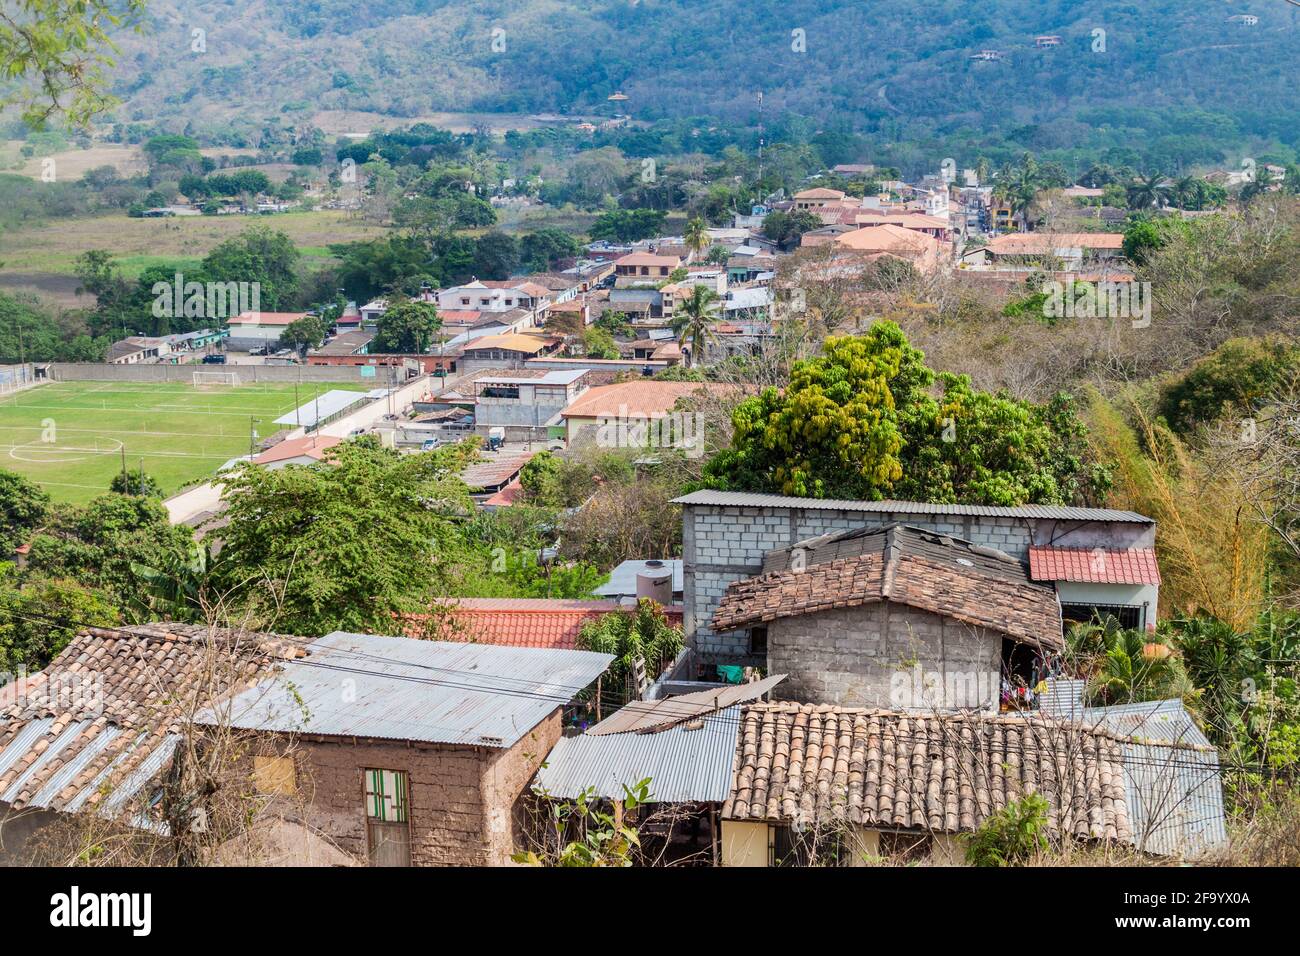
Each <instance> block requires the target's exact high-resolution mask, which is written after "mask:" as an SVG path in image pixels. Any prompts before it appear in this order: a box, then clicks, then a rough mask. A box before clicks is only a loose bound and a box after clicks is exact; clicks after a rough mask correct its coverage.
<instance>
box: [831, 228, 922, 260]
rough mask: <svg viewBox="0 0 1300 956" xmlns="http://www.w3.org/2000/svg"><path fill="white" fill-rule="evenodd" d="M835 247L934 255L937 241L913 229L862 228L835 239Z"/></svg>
mask: <svg viewBox="0 0 1300 956" xmlns="http://www.w3.org/2000/svg"><path fill="white" fill-rule="evenodd" d="M835 243H836V245H838V246H840V247H841V248H844V249H857V250H859V251H861V252H901V253H913V254H917V253H921V254H930V253H934V252H936V251H937V250H938V248H939V241H938V240H937V239H934V238H933V237H931V236H927V235H926V234H925V233H923V232H917V231H916V230H915V229H904V228H903V227H902V226H894V225H886V226H863V227H862V228H861V229H854V230H853V231H852V232H846V233H844V234H843V235H841V236H837V237H836V238H835Z"/></svg>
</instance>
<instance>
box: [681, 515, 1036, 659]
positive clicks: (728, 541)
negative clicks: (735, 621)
mask: <svg viewBox="0 0 1300 956" xmlns="http://www.w3.org/2000/svg"><path fill="white" fill-rule="evenodd" d="M896 523H902V524H908V525H911V526H913V527H917V528H925V529H927V530H930V531H937V532H942V533H943V534H950V535H954V536H956V537H959V538H964V539H966V540H968V541H972V542H974V543H975V544H982V545H986V546H988V547H992V548H997V549H998V550H1000V551H1005V552H1007V553H1008V554H1011V555H1015V556H1016V557H1018V558H1020V559H1021V560H1025V561H1027V560H1028V559H1029V544H1030V540H1031V528H1030V523H1029V522H1028V521H1026V520H1023V519H1016V518H985V517H964V516H957V517H944V516H924V515H908V514H887V513H871V512H861V511H832V510H820V509H812V508H741V507H731V506H725V507H724V506H720V505H684V506H683V507H682V559H683V561H684V570H685V595H684V599H685V602H686V621H685V627H686V635H687V640H688V642H689V643H690V645H691V647H693V648H694V650H695V652H696V654H697V656H698V657H699V658H700V659H701V660H702V661H705V662H716V663H744V664H750V665H762V664H763V663H764V660H763V658H761V657H758V658H756V657H753V656H752V655H750V654H749V641H748V638H747V637H746V635H745V634H744V633H743V632H731V633H726V634H715V633H714V632H713V630H712V629H711V628H710V627H709V620H710V619H711V618H712V616H713V611H714V609H715V608H717V606H718V602H719V601H720V600H721V599H722V595H723V593H724V592H725V591H726V590H727V585H729V584H731V583H732V582H733V581H738V580H741V579H742V578H747V577H752V576H754V575H756V574H758V573H760V572H761V570H762V566H763V555H764V554H766V553H767V552H768V551H773V550H776V549H778V548H788V547H790V546H791V545H793V544H796V543H797V542H799V541H802V540H804V539H806V538H814V537H817V536H818V535H823V534H827V533H829V532H832V531H847V530H850V529H853V528H864V527H869V528H880V527H884V526H886V525H890V524H896Z"/></svg>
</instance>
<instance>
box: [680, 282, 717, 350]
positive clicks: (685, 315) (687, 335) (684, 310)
mask: <svg viewBox="0 0 1300 956" xmlns="http://www.w3.org/2000/svg"><path fill="white" fill-rule="evenodd" d="M717 301H718V294H717V293H716V292H714V291H713V290H712V289H709V288H707V287H705V286H702V285H696V286H691V294H690V295H688V296H687V297H686V298H684V299H682V301H681V302H679V303H678V304H677V311H676V314H675V316H674V319H673V330H674V331H675V332H677V344H678V345H680V346H682V347H683V348H689V349H690V351H689V352H688V353H687V355H686V367H687V368H690V367H691V366H692V365H694V364H695V359H696V358H697V357H700V358H703V356H704V351H705V349H706V348H707V347H708V344H709V342H710V341H711V340H713V339H715V338H716V337H717V336H716V334H715V333H714V331H713V304H714V303H715V302H717ZM687 343H690V344H689V345H688V344H687Z"/></svg>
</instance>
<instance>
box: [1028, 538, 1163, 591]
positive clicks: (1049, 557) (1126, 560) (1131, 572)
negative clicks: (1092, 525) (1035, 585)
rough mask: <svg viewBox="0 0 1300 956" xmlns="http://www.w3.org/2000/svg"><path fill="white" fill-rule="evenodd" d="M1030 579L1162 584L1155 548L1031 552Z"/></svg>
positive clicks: (1056, 549) (1035, 550)
mask: <svg viewBox="0 0 1300 956" xmlns="http://www.w3.org/2000/svg"><path fill="white" fill-rule="evenodd" d="M1029 576H1030V577H1031V578H1033V579H1034V580H1035V581H1074V582H1078V583H1080V584H1157V585H1158V584H1159V583H1160V565H1159V564H1158V562H1157V561H1156V552H1155V549H1154V548H1129V549H1112V548H1040V547H1030V549H1029Z"/></svg>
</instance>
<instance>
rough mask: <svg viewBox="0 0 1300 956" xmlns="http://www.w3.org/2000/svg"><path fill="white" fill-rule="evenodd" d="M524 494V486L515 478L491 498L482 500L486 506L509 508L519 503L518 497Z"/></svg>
mask: <svg viewBox="0 0 1300 956" xmlns="http://www.w3.org/2000/svg"><path fill="white" fill-rule="evenodd" d="M523 495H524V486H523V485H521V484H520V483H519V479H518V478H516V479H515V480H514V481H512V482H510V484H508V485H506V486H505V487H504V488H502V489H501V490H500V491H498V492H497V493H496V494H495V495H493V496H492V497H491V498H487V499H485V500H484V502H483V504H484V506H485V507H488V508H509V507H511V506H512V505H516V504H518V503H519V499H520V498H522V497H523Z"/></svg>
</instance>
